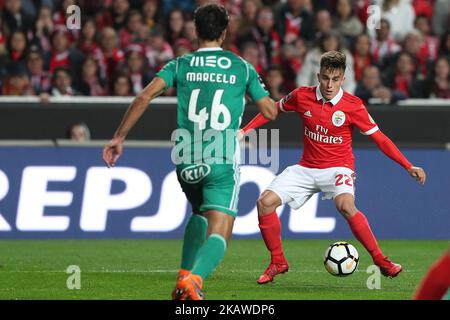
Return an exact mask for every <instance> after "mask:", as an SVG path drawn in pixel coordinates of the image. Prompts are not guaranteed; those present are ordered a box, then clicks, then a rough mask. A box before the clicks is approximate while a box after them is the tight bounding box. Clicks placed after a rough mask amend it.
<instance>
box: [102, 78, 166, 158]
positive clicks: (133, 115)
mask: <svg viewBox="0 0 450 320" xmlns="http://www.w3.org/2000/svg"><path fill="white" fill-rule="evenodd" d="M165 88H166V82H165V81H164V80H163V79H162V78H160V77H155V78H154V79H153V80H152V81H151V82H150V83H149V84H148V85H147V86H146V87H145V88H144V89H143V90H142V91H141V92H140V93H139V94H138V95H137V96H136V98H134V100H133V102H132V103H131V105H130V106H129V107H128V109H127V111H126V112H125V115H124V116H123V118H122V122H121V123H120V125H119V127H118V128H117V130H116V132H115V133H114V136H113V138H112V139H111V141H110V142H109V143H108V144H106V146H105V147H104V149H103V161H105V163H106V165H107V166H108V167H113V166H114V165H115V163H116V162H117V160H118V159H119V157H120V156H121V154H122V152H123V143H124V141H125V138H126V137H127V135H128V133H129V132H130V130H131V129H132V128H133V126H134V125H135V124H136V122H137V121H138V120H139V118H140V117H141V116H142V114H143V113H144V112H145V110H146V109H147V107H148V105H149V103H150V101H152V100H153V99H154V98H156V97H157V96H159V95H160V94H161V93H162V92H163V91H164V89H165Z"/></svg>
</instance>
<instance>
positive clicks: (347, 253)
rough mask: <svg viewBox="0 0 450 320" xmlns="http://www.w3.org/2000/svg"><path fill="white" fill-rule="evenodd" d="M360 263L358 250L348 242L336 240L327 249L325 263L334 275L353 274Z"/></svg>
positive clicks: (326, 267)
mask: <svg viewBox="0 0 450 320" xmlns="http://www.w3.org/2000/svg"><path fill="white" fill-rule="evenodd" d="M358 263H359V254H358V251H357V250H356V248H355V247H354V246H352V245H351V244H350V243H348V242H345V241H339V242H335V243H333V244H331V245H330V246H329V247H328V248H327V250H326V251H325V259H324V261H323V264H324V265H325V269H327V271H328V272H329V273H331V274H332V275H333V276H338V277H344V276H348V275H350V274H352V273H353V272H355V270H356V268H357V267H358Z"/></svg>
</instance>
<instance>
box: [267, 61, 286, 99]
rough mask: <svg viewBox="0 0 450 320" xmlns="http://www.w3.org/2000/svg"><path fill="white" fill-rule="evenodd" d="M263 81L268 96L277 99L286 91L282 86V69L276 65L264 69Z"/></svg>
mask: <svg viewBox="0 0 450 320" xmlns="http://www.w3.org/2000/svg"><path fill="white" fill-rule="evenodd" d="M264 83H265V84H266V86H267V90H268V91H269V93H270V97H271V98H272V99H273V100H275V101H278V100H280V99H281V98H283V97H284V96H285V95H286V94H287V93H288V92H287V91H286V89H285V88H284V83H285V81H284V77H283V69H281V67H280V66H278V65H272V66H269V68H268V69H267V71H266V76H265V81H264Z"/></svg>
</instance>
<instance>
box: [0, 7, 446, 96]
mask: <svg viewBox="0 0 450 320" xmlns="http://www.w3.org/2000/svg"><path fill="white" fill-rule="evenodd" d="M208 2H211V1H202V0H197V1H195V0H164V1H162V0H142V1H139V0H106V1H92V0H91V1H88V0H79V1H75V0H0V12H1V14H0V92H1V94H2V95H39V96H41V97H42V99H46V98H48V96H71V95H84V96H133V95H135V94H137V93H138V92H139V91H140V90H142V88H143V87H144V86H145V85H146V84H147V83H149V82H150V81H151V79H152V78H153V77H154V76H155V74H156V72H158V70H159V69H160V68H161V67H162V66H163V65H164V64H165V63H166V62H167V61H169V60H170V59H172V58H174V57H177V56H181V55H184V54H187V53H189V52H192V51H195V50H196V49H197V39H196V34H195V26H194V22H193V20H192V18H193V12H194V10H195V8H196V7H197V6H198V5H202V4H205V3H208ZM216 2H220V3H222V4H223V5H225V6H226V7H227V9H228V10H229V13H230V25H229V28H228V33H227V39H226V42H225V44H224V48H225V49H227V50H231V51H233V52H235V53H236V54H238V55H240V56H241V57H243V58H244V59H246V60H247V61H248V62H250V63H251V64H252V65H254V66H255V68H256V70H257V72H258V73H259V74H260V75H261V76H262V78H263V79H264V82H265V83H266V85H267V87H268V89H269V91H270V94H271V96H272V97H273V98H274V99H279V98H281V97H282V96H283V95H284V94H286V93H288V92H289V91H291V90H293V89H294V88H296V87H297V86H303V85H315V84H316V83H317V76H316V74H317V72H318V66H319V60H320V56H321V54H322V53H323V52H326V51H330V50H340V51H342V52H344V53H346V56H347V70H346V73H345V76H346V80H345V82H344V83H345V85H344V89H346V90H347V91H349V92H351V93H354V94H356V95H357V96H359V97H360V98H362V99H363V100H364V101H367V102H368V101H369V100H370V101H380V102H387V103H389V102H395V101H397V100H401V99H407V98H430V97H431V98H447V99H448V98H450V62H449V61H450V27H449V9H450V1H449V0H314V1H313V0H285V1H273V0H222V1H216ZM73 4H75V5H78V6H79V7H80V8H81V29H75V30H69V29H67V27H66V18H67V16H68V15H67V14H66V12H67V10H66V9H67V7H69V6H70V5H73ZM371 5H377V7H370V8H371V9H370V10H368V8H369V6H371ZM377 8H378V9H377ZM377 14H380V16H381V19H377V18H376V16H377ZM175 94H176V92H175V89H172V90H169V91H168V92H166V93H165V95H175Z"/></svg>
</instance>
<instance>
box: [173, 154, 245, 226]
mask: <svg viewBox="0 0 450 320" xmlns="http://www.w3.org/2000/svg"><path fill="white" fill-rule="evenodd" d="M239 173H240V172H239V166H237V165H233V164H204V163H203V164H181V165H178V166H177V177H178V181H179V182H180V185H181V188H182V189H183V192H184V193H185V194H186V197H187V199H188V200H189V202H190V203H191V205H192V211H193V213H195V214H199V213H200V214H201V213H203V212H205V211H208V210H217V211H221V212H224V213H226V214H229V215H231V216H233V217H236V215H237V204H238V197H239V189H240V186H239Z"/></svg>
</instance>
